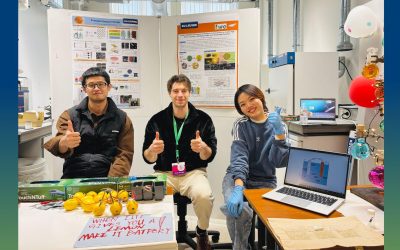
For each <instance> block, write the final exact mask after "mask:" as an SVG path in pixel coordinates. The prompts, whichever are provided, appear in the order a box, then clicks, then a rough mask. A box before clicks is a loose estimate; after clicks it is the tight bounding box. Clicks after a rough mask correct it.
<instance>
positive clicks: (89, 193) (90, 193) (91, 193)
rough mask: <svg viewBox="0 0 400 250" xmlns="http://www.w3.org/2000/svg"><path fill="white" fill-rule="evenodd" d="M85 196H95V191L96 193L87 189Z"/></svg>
mask: <svg viewBox="0 0 400 250" xmlns="http://www.w3.org/2000/svg"><path fill="white" fill-rule="evenodd" d="M86 196H92V197H95V196H97V193H96V192H95V191H89V192H88V193H87V194H86Z"/></svg>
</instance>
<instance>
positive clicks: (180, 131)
mask: <svg viewBox="0 0 400 250" xmlns="http://www.w3.org/2000/svg"><path fill="white" fill-rule="evenodd" d="M188 115H189V111H188V112H187V113H186V116H185V119H184V120H183V122H182V125H181V127H180V128H179V131H177V125H176V120H175V116H174V114H172V119H173V121H174V135H175V144H176V150H175V154H176V161H177V162H179V149H178V146H179V139H180V138H181V135H182V129H183V125H184V124H185V121H186V118H187V117H188Z"/></svg>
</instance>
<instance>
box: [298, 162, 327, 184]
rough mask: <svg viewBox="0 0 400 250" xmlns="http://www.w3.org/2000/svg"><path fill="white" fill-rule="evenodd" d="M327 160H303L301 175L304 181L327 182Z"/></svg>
mask: <svg viewBox="0 0 400 250" xmlns="http://www.w3.org/2000/svg"><path fill="white" fill-rule="evenodd" d="M328 173H329V162H328V161H326V160H323V159H321V158H312V159H309V160H304V161H303V168H302V171H301V175H302V178H303V180H304V181H306V182H309V183H313V184H319V185H325V186H326V184H327V183H328Z"/></svg>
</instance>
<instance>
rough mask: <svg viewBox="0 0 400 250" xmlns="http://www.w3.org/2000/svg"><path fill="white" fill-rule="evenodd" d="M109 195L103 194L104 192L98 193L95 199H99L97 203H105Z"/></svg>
mask: <svg viewBox="0 0 400 250" xmlns="http://www.w3.org/2000/svg"><path fill="white" fill-rule="evenodd" d="M108 196H109V195H108V194H107V193H106V192H104V191H101V192H99V193H98V194H97V198H98V199H99V201H107V197H108Z"/></svg>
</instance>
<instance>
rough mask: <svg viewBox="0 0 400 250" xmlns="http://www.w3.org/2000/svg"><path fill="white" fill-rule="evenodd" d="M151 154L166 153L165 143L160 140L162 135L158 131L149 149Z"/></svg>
mask: <svg viewBox="0 0 400 250" xmlns="http://www.w3.org/2000/svg"><path fill="white" fill-rule="evenodd" d="M149 150H150V152H152V153H153V154H161V153H162V152H164V141H163V140H160V133H159V132H158V131H156V137H155V138H154V140H153V143H151V145H150V147H149Z"/></svg>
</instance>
